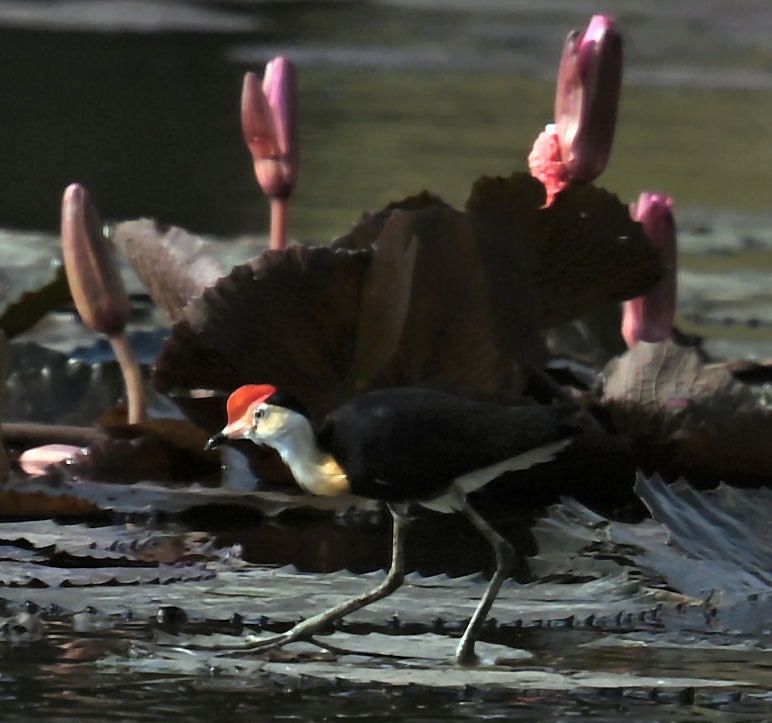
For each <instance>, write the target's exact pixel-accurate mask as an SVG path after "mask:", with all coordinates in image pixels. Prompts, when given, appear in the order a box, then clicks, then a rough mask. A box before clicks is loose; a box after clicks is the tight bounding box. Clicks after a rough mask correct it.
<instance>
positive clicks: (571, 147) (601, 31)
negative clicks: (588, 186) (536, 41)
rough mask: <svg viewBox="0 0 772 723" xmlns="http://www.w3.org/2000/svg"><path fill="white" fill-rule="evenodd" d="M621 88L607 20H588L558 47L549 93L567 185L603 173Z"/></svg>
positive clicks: (614, 35) (613, 32)
mask: <svg viewBox="0 0 772 723" xmlns="http://www.w3.org/2000/svg"><path fill="white" fill-rule="evenodd" d="M621 85H622V36H621V35H620V34H619V32H618V31H617V29H616V27H615V25H614V20H613V18H611V17H610V16H608V15H594V16H593V17H592V19H591V20H590V23H589V25H588V26H587V29H586V30H585V31H584V32H583V33H582V32H579V31H578V30H573V31H572V32H571V33H569V35H568V38H567V39H566V42H565V45H564V47H563V56H562V58H561V60H560V69H559V70H558V81H557V88H556V91H555V125H556V127H557V136H558V142H559V145H560V157H561V159H562V161H563V164H564V165H565V167H566V169H567V170H568V173H569V175H570V177H571V179H572V180H573V181H582V182H589V181H592V180H594V179H595V178H597V177H598V176H599V175H600V174H601V173H602V172H603V170H604V169H605V168H606V165H607V163H608V159H609V156H610V155H611V145H612V143H613V141H614V131H615V129H616V121H617V107H618V105H619V91H620V88H621Z"/></svg>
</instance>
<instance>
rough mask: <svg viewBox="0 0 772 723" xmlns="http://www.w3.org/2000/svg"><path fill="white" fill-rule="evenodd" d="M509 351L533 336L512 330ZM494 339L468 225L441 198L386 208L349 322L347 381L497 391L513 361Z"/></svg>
mask: <svg viewBox="0 0 772 723" xmlns="http://www.w3.org/2000/svg"><path fill="white" fill-rule="evenodd" d="M521 331H522V333H521V334H520V335H519V337H518V344H517V345H516V348H517V349H519V350H520V351H522V352H523V353H524V350H525V349H526V348H527V347H528V346H529V344H535V343H536V342H535V339H534V338H531V337H529V335H528V334H529V333H532V332H533V328H532V327H526V328H525V329H522V330H521ZM506 348H507V347H506V346H505V345H502V344H500V341H499V339H498V338H497V336H496V329H495V310H494V309H492V308H491V294H490V289H489V285H488V279H487V277H486V273H485V269H484V268H483V265H482V263H481V261H480V255H479V252H478V245H477V240H476V238H475V235H474V229H473V228H472V226H471V224H470V223H469V219H468V217H467V216H466V215H465V214H463V213H460V212H458V211H454V210H453V209H451V208H450V207H449V206H446V205H444V204H433V205H429V206H427V207H425V208H423V209H420V210H414V211H395V212H393V213H392V215H391V216H390V217H389V218H388V220H386V221H385V223H384V224H383V227H382V229H381V232H380V235H379V237H378V239H377V241H376V242H375V243H374V245H373V258H372V261H371V263H370V265H369V267H368V269H367V271H366V273H365V279H364V284H363V294H362V306H361V313H360V316H359V323H358V327H357V346H356V364H355V374H356V387H357V389H364V388H368V387H374V386H376V387H377V386H399V385H415V384H423V385H427V386H436V387H440V388H443V389H446V390H449V391H455V392H458V393H472V394H480V393H482V394H486V393H487V394H492V393H500V392H501V391H502V390H504V389H507V388H508V387H510V386H511V383H512V371H513V365H512V359H511V358H510V357H509V355H508V354H506V353H505V351H504V350H505V349H506Z"/></svg>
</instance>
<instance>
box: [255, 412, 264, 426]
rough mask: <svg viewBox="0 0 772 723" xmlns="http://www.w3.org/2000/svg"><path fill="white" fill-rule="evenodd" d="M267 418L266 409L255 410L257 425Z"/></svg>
mask: <svg viewBox="0 0 772 723" xmlns="http://www.w3.org/2000/svg"><path fill="white" fill-rule="evenodd" d="M263 417H265V409H255V424H257V423H258V422H259V421H260V420H261V419H263Z"/></svg>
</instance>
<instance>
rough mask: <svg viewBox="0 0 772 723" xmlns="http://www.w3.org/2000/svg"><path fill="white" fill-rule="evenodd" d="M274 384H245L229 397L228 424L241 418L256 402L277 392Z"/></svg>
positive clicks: (258, 402)
mask: <svg viewBox="0 0 772 723" xmlns="http://www.w3.org/2000/svg"><path fill="white" fill-rule="evenodd" d="M276 391H277V390H276V387H275V386H273V384H245V385H244V386H243V387H239V388H238V389H236V390H235V391H234V392H232V393H231V395H230V396H229V397H228V403H227V410H228V424H229V425H230V424H233V423H234V422H236V421H238V420H239V419H241V418H242V417H243V416H244V415H245V414H246V413H247V410H248V409H249V408H250V407H251V406H252V405H254V404H260V403H262V402H264V401H265V400H266V399H269V398H270V397H272V396H273V395H274V394H276Z"/></svg>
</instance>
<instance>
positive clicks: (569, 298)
mask: <svg viewBox="0 0 772 723" xmlns="http://www.w3.org/2000/svg"><path fill="white" fill-rule="evenodd" d="M544 198H545V196H544V187H543V186H542V185H541V183H539V182H538V181H537V180H536V179H534V178H532V177H531V176H530V175H528V174H524V173H515V174H512V175H511V176H510V177H509V178H487V177H483V178H480V179H479V180H478V181H477V182H476V183H475V184H474V186H473V187H472V193H471V195H470V197H469V200H468V201H467V204H466V210H467V212H468V213H469V214H470V216H471V218H472V223H473V224H474V226H475V229H476V231H477V236H478V238H479V240H480V244H481V255H482V258H483V259H484V260H485V262H486V264H487V267H488V271H489V273H490V276H491V279H492V285H493V289H494V293H495V294H497V295H500V297H501V304H504V303H505V300H507V299H508V297H509V298H511V293H512V292H511V291H510V284H511V283H512V280H511V278H510V276H511V273H512V270H513V269H520V270H521V271H520V281H519V283H520V284H521V285H523V290H524V291H525V292H529V293H530V294H531V296H527V295H526V294H521V303H522V302H525V303H527V304H528V311H529V313H532V314H533V315H534V323H535V326H536V327H537V328H540V329H543V328H547V327H549V326H552V325H554V324H558V323H561V322H564V321H570V320H571V319H574V318H576V317H577V316H580V315H581V314H584V313H585V312H587V311H590V310H592V309H595V308H598V307H600V306H603V305H604V304H607V303H610V302H612V301H621V300H623V299H627V298H631V297H633V296H637V295H639V294H641V293H642V292H644V291H646V290H647V289H648V288H649V287H651V286H652V285H653V284H654V283H655V282H656V281H657V280H658V279H659V278H660V276H661V275H662V267H661V263H660V260H659V258H658V257H657V254H656V252H655V251H654V250H653V249H652V248H651V245H650V243H649V242H648V240H647V239H646V237H645V235H644V233H643V229H642V227H641V226H640V224H638V223H636V222H634V221H632V220H631V218H630V214H629V211H628V209H627V206H626V205H625V204H623V203H621V202H620V201H619V199H618V198H617V197H616V196H615V195H613V194H611V193H608V192H607V191H604V190H603V189H600V188H596V187H595V186H592V185H591V184H576V185H573V186H571V187H570V188H568V189H566V190H565V191H563V192H562V193H560V194H559V195H558V197H557V198H556V200H555V202H554V203H553V205H552V206H550V207H549V208H542V205H543V203H544ZM518 311H521V309H520V308H518ZM513 313H514V311H513Z"/></svg>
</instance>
